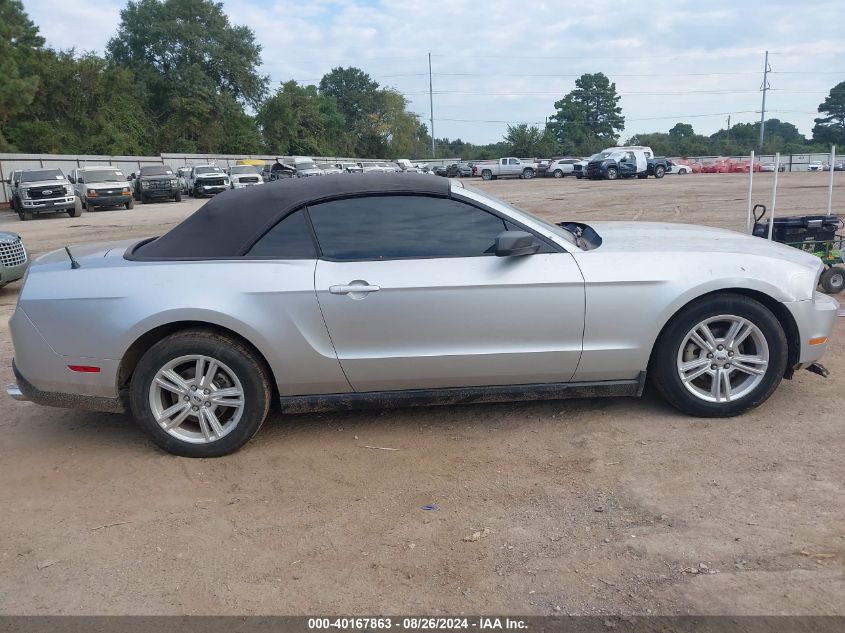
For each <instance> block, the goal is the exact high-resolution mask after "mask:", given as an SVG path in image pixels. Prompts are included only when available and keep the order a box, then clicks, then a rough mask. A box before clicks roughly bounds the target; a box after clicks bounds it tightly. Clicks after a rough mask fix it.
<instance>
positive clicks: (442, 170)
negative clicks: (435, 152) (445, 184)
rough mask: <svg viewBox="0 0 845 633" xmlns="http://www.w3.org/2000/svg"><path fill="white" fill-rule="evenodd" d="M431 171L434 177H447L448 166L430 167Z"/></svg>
mask: <svg viewBox="0 0 845 633" xmlns="http://www.w3.org/2000/svg"><path fill="white" fill-rule="evenodd" d="M431 171H432V173H433V174H434V175H435V176H443V177H444V178H445V177H447V176H448V175H449V167H448V165H432V166H431Z"/></svg>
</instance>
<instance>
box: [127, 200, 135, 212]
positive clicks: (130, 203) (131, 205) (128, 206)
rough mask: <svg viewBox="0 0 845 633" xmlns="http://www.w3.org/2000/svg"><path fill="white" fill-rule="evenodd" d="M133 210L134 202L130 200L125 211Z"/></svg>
mask: <svg viewBox="0 0 845 633" xmlns="http://www.w3.org/2000/svg"><path fill="white" fill-rule="evenodd" d="M133 208H135V201H134V200H130V201H129V202H127V203H126V210H127V211H128V210H129V209H133Z"/></svg>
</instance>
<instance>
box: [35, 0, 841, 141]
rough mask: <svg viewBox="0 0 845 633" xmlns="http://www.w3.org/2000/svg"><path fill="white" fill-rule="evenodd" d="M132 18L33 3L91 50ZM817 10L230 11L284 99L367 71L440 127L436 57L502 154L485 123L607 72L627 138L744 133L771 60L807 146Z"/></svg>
mask: <svg viewBox="0 0 845 633" xmlns="http://www.w3.org/2000/svg"><path fill="white" fill-rule="evenodd" d="M121 6H122V3H119V2H117V1H116V0H115V1H113V0H100V1H99V2H97V3H96V4H95V3H90V2H86V1H85V0H62V2H61V3H56V2H53V1H50V0H28V1H27V2H26V8H27V10H28V11H29V13H30V15H31V17H32V18H33V20H34V21H35V22H36V24H38V25H39V27H40V28H41V30H42V33H43V34H44V35H45V37H46V38H47V40H48V43H49V44H50V45H53V46H57V47H62V48H68V47H76V48H77V49H78V50H86V49H94V50H102V49H103V47H104V46H105V43H106V41H107V40H108V38H109V37H111V36H112V34H113V33H114V30H115V28H116V26H117V23H118V20H119V10H120V8H121ZM811 7H812V8H811V9H808V8H807V7H804V6H801V5H797V4H795V3H791V2H788V1H783V2H779V1H778V0H769V1H767V2H765V3H737V2H735V1H732V2H728V1H724V0H711V1H710V2H708V3H707V4H706V5H702V4H701V3H700V2H692V1H688V0H676V1H675V2H673V3H671V4H670V5H665V6H663V7H661V8H660V9H659V10H654V9H653V8H648V6H647V5H646V4H644V3H639V2H638V3H619V2H617V1H610V0H595V1H593V2H590V3H576V4H572V3H564V2H560V1H554V2H546V1H541V2H536V1H535V2H513V0H483V1H482V0H472V1H471V2H470V1H466V0H451V1H450V2H448V3H446V2H433V1H426V0H416V1H412V2H407V1H404V0H403V1H402V2H399V1H385V2H375V1H367V0H345V1H343V2H335V1H333V0H309V1H302V0H301V1H299V2H295V1H291V0H225V3H224V8H225V10H226V12H227V13H228V15H229V16H230V18H231V20H232V21H233V22H236V23H239V24H246V25H248V26H249V27H251V28H252V29H253V30H254V31H255V33H256V36H257V38H258V40H259V42H260V43H261V44H262V46H263V48H264V52H263V59H264V66H263V69H262V70H263V72H265V73H267V74H269V75H270V77H271V79H272V80H273V82H274V85H277V83H278V82H281V81H285V80H288V79H297V80H303V81H310V82H316V81H318V80H319V77H320V76H322V75H323V74H324V73H325V72H326V71H328V70H329V69H330V68H332V67H334V66H338V65H343V66H349V65H353V66H358V67H360V68H362V69H363V70H364V71H365V72H368V73H370V75H372V76H373V78H374V79H376V80H377V81H379V82H380V83H382V84H383V85H389V86H393V87H395V88H397V89H399V90H401V91H402V92H404V93H405V94H406V95H407V96H408V99H409V100H410V102H411V108H412V109H413V110H414V111H416V112H418V113H420V114H421V115H422V118H423V119H426V120H427V119H428V113H429V107H428V94H427V90H428V76H427V71H428V58H427V54H428V52H429V51H431V52H432V53H433V61H432V65H433V69H434V72H435V73H437V74H436V75H435V77H434V90H435V92H436V93H437V94H435V104H434V110H435V131H436V133H437V135H438V136H448V137H450V138H457V137H460V138H463V139H465V140H471V141H475V142H488V141H495V140H498V139H500V138H501V136H502V133H503V131H504V129H505V124H503V123H485V122H482V121H488V120H496V121H502V120H504V121H529V122H542V121H544V120H545V117H546V116H549V115H551V114H552V113H553V103H554V101H556V100H557V99H559V98H560V97H562V96H563V95H564V94H566V93H567V92H568V91H569V90H571V89H572V88H573V84H574V80H575V76H577V75H579V74H581V73H584V72H597V71H601V72H604V73H606V74H607V75H608V76H609V77H610V78H611V79H612V80H613V81H615V82H616V85H617V89H618V90H619V92H620V94H622V101H621V105H622V107H623V113H624V115H625V116H626V119H627V125H626V130H625V134H626V135H629V134H632V133H635V132H646V131H654V130H668V129H669V128H670V127H671V126H672V125H673V124H674V123H675V122H676V121H677V120H682V119H673V118H671V117H675V116H680V115H702V114H713V116H707V117H702V116H695V117H694V118H690V119H689V122H691V123H692V124H693V126H694V127H695V129H696V130H697V131H699V132H702V133H711V132H713V131H715V130H717V129H719V127H721V126H723V125H724V123H725V119H726V118H727V113H732V118H731V121H732V122H734V123H735V122H742V121H754V120H756V119H757V118H759V114H755V112H754V111H755V110H759V107H760V94H759V92H758V88H759V86H760V81H761V76H760V73H761V71H762V66H763V51H764V50H766V49H767V48H768V49H769V50H771V51H772V53H773V54H772V55H771V57H770V63H771V66H772V69H773V70H774V71H776V72H775V74H773V75H772V76H771V79H770V83H771V85H772V87H773V88H774V90H773V91H772V92H771V93H769V97H768V99H767V107H768V108H769V109H770V110H771V115H770V116H773V117H778V118H781V119H783V120H789V121H791V122H794V123H795V124H796V125H798V127H799V129H801V131H802V132H804V133H807V134H808V133H809V132H810V130H811V128H812V125H813V118H814V117H815V116H816V115H815V111H816V107H817V106H818V104H819V103H821V101H822V100H823V99H824V97H825V96H826V95H827V93H828V91H829V89H830V88H831V87H832V86H833V85H835V84H836V83H838V82H839V81H842V80H845V64H843V63H842V61H841V59H842V53H843V52H845V45H843V44H842V42H841V38H840V33H839V31H840V29H841V25H842V24H843V23H845V3H841V2H839V1H838V0H827V1H823V2H816V3H813V4H812V5H811ZM779 72H783V73H785V74H778V73H779ZM786 73H788V74H786ZM825 73H827V74H825ZM396 75H405V76H396ZM530 75H535V76H530ZM536 75H568V76H536ZM634 75H639V76H634ZM643 75H647V76H643ZM456 92H459V93H483V94H455V93H456ZM490 93H502V94H490ZM655 93H661V94H655ZM721 113H725V114H721ZM658 117H666V118H658ZM449 119H470V120H474V121H475V122H461V121H450V120H449Z"/></svg>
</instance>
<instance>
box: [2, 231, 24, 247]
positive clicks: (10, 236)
mask: <svg viewBox="0 0 845 633" xmlns="http://www.w3.org/2000/svg"><path fill="white" fill-rule="evenodd" d="M20 239H21V236H20V235H18V234H17V233H10V232H9V231H0V244H11V243H13V242H17V241H18V240H20Z"/></svg>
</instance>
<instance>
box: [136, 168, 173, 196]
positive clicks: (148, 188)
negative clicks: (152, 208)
mask: <svg viewBox="0 0 845 633" xmlns="http://www.w3.org/2000/svg"><path fill="white" fill-rule="evenodd" d="M129 178H130V179H131V180H132V194H133V195H134V197H135V200H137V201H138V202H140V203H141V204H147V203H148V202H152V201H153V200H173V201H175V202H181V201H182V192H181V190H180V189H179V178H178V177H177V176H176V174H175V173H173V169H172V168H171V167H170V165H145V166H144V167H141V169H140V171H139V172H138V174H137V175H136V174H131V175H130V176H129Z"/></svg>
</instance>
